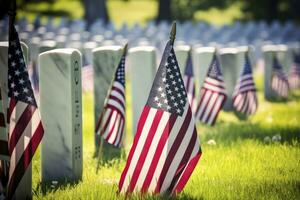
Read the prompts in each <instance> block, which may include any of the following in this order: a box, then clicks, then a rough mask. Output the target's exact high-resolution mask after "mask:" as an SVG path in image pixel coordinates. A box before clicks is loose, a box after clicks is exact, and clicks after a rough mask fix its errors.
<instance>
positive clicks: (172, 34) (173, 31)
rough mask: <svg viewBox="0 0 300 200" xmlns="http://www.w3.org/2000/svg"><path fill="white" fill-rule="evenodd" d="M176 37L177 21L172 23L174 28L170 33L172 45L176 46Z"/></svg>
mask: <svg viewBox="0 0 300 200" xmlns="http://www.w3.org/2000/svg"><path fill="white" fill-rule="evenodd" d="M175 37H176V21H174V22H173V23H172V28H171V32H170V43H171V45H174V41H175Z"/></svg>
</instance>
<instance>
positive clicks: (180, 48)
mask: <svg viewBox="0 0 300 200" xmlns="http://www.w3.org/2000/svg"><path fill="white" fill-rule="evenodd" d="M190 49H191V47H190V46H189V45H177V46H175V51H189V50H190Z"/></svg>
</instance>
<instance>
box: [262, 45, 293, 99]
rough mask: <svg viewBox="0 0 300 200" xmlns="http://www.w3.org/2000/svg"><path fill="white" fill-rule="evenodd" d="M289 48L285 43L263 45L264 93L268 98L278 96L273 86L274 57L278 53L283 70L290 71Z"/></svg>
mask: <svg viewBox="0 0 300 200" xmlns="http://www.w3.org/2000/svg"><path fill="white" fill-rule="evenodd" d="M287 50H288V49H287V46H285V45H265V46H263V47H262V51H263V58H264V95H265V99H267V100H272V99H274V98H277V97H278V95H277V93H276V92H275V91H274V90H272V87H271V79H272V67H273V57H274V55H277V58H278V60H279V62H280V63H281V64H282V66H283V71H284V72H285V73H288V70H289V67H290V66H287V60H286V59H287Z"/></svg>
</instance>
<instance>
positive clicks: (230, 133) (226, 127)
mask: <svg viewBox="0 0 300 200" xmlns="http://www.w3.org/2000/svg"><path fill="white" fill-rule="evenodd" d="M202 133H203V134H201V132H200V137H201V139H202V140H203V141H208V140H210V139H214V140H216V141H217V143H218V142H222V143H224V144H231V143H233V142H236V141H238V140H245V139H253V140H259V141H262V142H264V139H265V137H267V136H268V137H270V139H272V137H273V136H274V135H280V137H281V140H280V142H281V143H287V144H293V142H294V141H295V140H296V141H298V142H300V127H297V126H279V125H273V126H272V125H267V126H266V125H265V126H263V125H260V124H256V123H254V124H249V123H246V122H243V121H240V122H238V123H228V122H220V123H218V124H217V125H216V126H215V127H211V128H204V131H202Z"/></svg>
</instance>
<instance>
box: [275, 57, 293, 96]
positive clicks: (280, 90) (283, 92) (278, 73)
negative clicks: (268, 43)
mask: <svg viewBox="0 0 300 200" xmlns="http://www.w3.org/2000/svg"><path fill="white" fill-rule="evenodd" d="M271 81H272V82H271V87H272V89H273V90H274V91H275V92H276V93H277V94H278V95H279V96H280V97H284V98H287V97H288V95H289V82H288V79H287V76H286V75H285V73H284V72H283V68H282V65H281V64H280V63H279V61H278V59H277V57H276V56H274V58H273V74H272V80H271Z"/></svg>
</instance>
